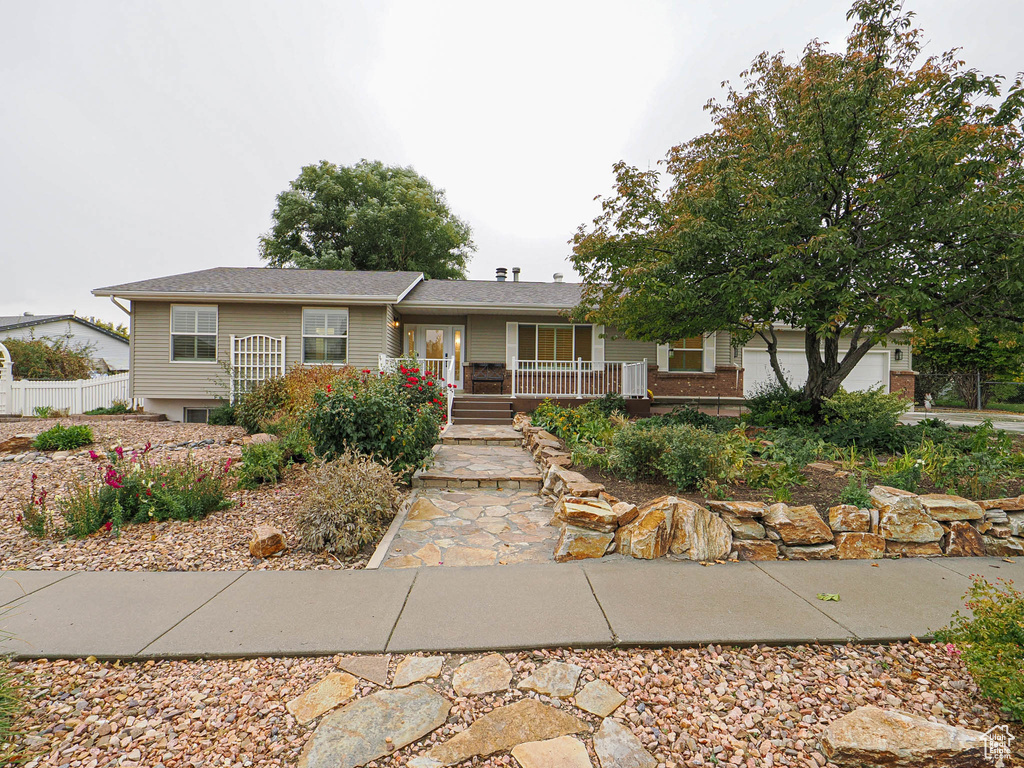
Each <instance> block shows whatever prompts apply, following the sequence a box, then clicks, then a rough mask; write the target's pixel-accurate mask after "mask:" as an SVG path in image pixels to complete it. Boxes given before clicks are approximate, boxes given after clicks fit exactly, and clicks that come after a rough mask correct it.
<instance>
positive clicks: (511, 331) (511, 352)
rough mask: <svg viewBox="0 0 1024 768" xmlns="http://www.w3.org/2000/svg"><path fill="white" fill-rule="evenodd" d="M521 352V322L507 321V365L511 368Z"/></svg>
mask: <svg viewBox="0 0 1024 768" xmlns="http://www.w3.org/2000/svg"><path fill="white" fill-rule="evenodd" d="M518 354H519V323H505V367H506V368H511V367H512V361H513V360H514V359H515V357H516V355H518Z"/></svg>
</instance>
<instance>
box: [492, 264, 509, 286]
mask: <svg viewBox="0 0 1024 768" xmlns="http://www.w3.org/2000/svg"><path fill="white" fill-rule="evenodd" d="M494 276H495V279H496V280H497V281H498V282H499V283H504V282H505V278H506V277H508V270H507V269H505V267H498V268H497V269H496V270H494Z"/></svg>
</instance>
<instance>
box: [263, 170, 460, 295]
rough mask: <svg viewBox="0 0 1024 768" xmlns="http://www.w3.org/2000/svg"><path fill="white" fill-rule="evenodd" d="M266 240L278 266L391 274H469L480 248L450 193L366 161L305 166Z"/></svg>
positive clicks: (280, 200)
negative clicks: (454, 207)
mask: <svg viewBox="0 0 1024 768" xmlns="http://www.w3.org/2000/svg"><path fill="white" fill-rule="evenodd" d="M273 219H274V226H273V228H272V229H271V231H270V232H268V233H267V234H265V235H263V236H262V237H261V238H260V256H261V257H262V258H263V259H264V260H266V261H267V262H268V263H269V264H270V266H272V267H299V268H301V269H385V270H412V271H416V272H423V273H424V274H425V275H426V276H427V277H433V278H459V277H465V273H466V263H467V262H468V261H469V257H470V255H471V254H472V252H473V251H474V250H475V249H476V246H474V245H473V241H472V238H471V232H470V228H469V225H468V224H466V222H464V221H462V220H461V219H459V218H458V217H457V216H455V215H454V214H453V213H452V212H451V211H450V210H449V208H448V203H447V202H446V201H445V197H444V192H443V191H442V190H439V189H435V188H434V187H433V185H431V183H430V182H429V181H428V180H427V179H425V178H423V177H422V176H420V175H419V174H418V173H416V171H414V170H413V169H412V168H399V167H397V166H387V165H384V164H383V163H380V162H376V161H374V162H370V161H367V160H362V161H360V162H359V163H357V164H356V165H353V166H337V165H334V164H333V163H328V162H326V161H323V162H321V163H319V164H318V165H307V166H306V167H305V168H303V169H302V172H301V173H300V174H299V177H298V178H297V179H295V180H294V181H293V182H291V184H290V185H289V188H288V189H287V190H286V191H284V192H282V193H281V194H279V195H278V196H277V208H276V209H275V210H274V213H273Z"/></svg>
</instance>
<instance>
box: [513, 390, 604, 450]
mask: <svg viewBox="0 0 1024 768" xmlns="http://www.w3.org/2000/svg"><path fill="white" fill-rule="evenodd" d="M600 402H601V401H599V400H591V401H588V402H587V403H585V404H583V405H581V406H579V407H577V408H564V407H562V406H560V405H557V404H555V403H553V402H552V401H550V400H545V401H544V402H542V403H541V404H540V405H538V406H537V408H536V410H535V411H534V412H533V414H532V416H531V418H530V420H531V422H532V423H533V424H535V425H536V426H538V427H541V428H542V429H546V430H547V431H548V432H550V433H551V434H553V435H555V436H556V437H560V438H562V439H563V440H565V441H566V442H567V443H570V444H574V443H579V442H581V441H586V442H590V443H594V444H596V445H600V446H608V445H610V444H611V438H612V434H613V433H614V432H615V423H614V422H613V421H612V419H611V418H610V417H609V416H606V415H605V414H604V412H603V411H602V410H601V407H600V406H599V405H598V403H600ZM616 418H619V417H616Z"/></svg>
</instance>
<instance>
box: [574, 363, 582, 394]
mask: <svg viewBox="0 0 1024 768" xmlns="http://www.w3.org/2000/svg"><path fill="white" fill-rule="evenodd" d="M582 398H583V358H582V357H577V358H576V399H577V400H580V399H582Z"/></svg>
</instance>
